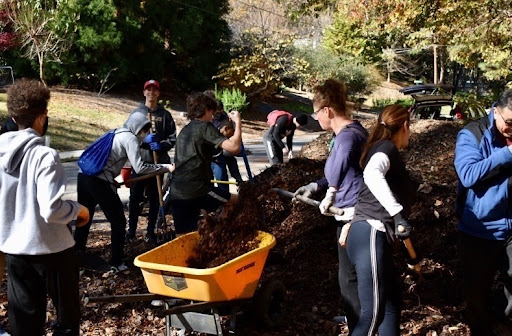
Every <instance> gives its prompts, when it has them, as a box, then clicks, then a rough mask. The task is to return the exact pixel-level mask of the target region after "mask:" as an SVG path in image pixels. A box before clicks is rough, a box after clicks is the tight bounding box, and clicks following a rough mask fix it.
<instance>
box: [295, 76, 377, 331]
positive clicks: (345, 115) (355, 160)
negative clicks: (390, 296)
mask: <svg viewBox="0 0 512 336" xmlns="http://www.w3.org/2000/svg"><path fill="white" fill-rule="evenodd" d="M313 92H314V97H313V109H314V114H313V118H314V119H316V120H318V123H319V124H320V126H321V127H322V129H324V130H326V131H330V132H333V133H334V139H333V143H332V147H331V149H330V152H329V157H328V158H327V162H326V163H325V168H324V174H325V177H324V178H322V179H320V180H318V181H316V182H311V183H309V184H308V185H305V186H302V187H300V188H299V189H297V191H296V192H295V195H303V196H306V197H307V196H309V195H311V194H312V193H315V192H320V191H322V192H325V197H324V199H323V200H322V202H321V203H320V206H319V209H320V212H321V213H322V214H324V215H326V216H332V214H331V213H329V210H328V209H329V207H330V206H335V207H338V208H342V209H343V210H344V214H343V216H334V219H335V220H336V221H335V222H336V224H337V226H338V229H337V239H336V241H338V239H339V237H340V234H341V231H342V227H343V225H345V224H347V223H348V222H349V221H350V220H351V219H352V216H353V214H354V206H355V205H356V202H357V194H358V192H359V188H360V186H361V185H362V183H363V172H362V170H361V167H360V166H359V159H360V157H361V153H362V149H363V146H364V143H365V141H366V138H367V136H368V132H367V131H366V130H365V129H364V127H363V126H361V124H360V123H359V122H358V121H357V120H353V119H352V117H351V115H350V113H349V111H348V110H347V104H346V100H345V96H346V91H345V86H344V85H343V83H341V82H339V81H337V80H334V79H328V80H326V81H325V82H324V83H323V84H321V85H318V86H316V87H315V88H314V91H313ZM338 260H339V270H338V281H339V285H340V290H341V297H342V300H343V306H344V311H345V314H346V316H347V320H348V325H349V328H350V327H352V326H355V324H356V323H357V320H358V318H359V311H360V306H359V299H358V294H357V278H356V277H355V270H354V268H353V267H352V265H351V263H350V261H349V259H348V257H347V252H346V250H345V248H344V247H342V246H340V245H338Z"/></svg>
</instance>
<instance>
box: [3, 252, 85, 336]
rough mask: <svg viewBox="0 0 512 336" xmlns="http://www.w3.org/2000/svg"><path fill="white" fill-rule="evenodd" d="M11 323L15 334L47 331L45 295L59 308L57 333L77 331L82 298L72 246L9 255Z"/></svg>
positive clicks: (9, 308)
mask: <svg viewBox="0 0 512 336" xmlns="http://www.w3.org/2000/svg"><path fill="white" fill-rule="evenodd" d="M6 264H7V276H8V282H7V297H8V302H9V307H8V312H9V324H10V327H11V335H13V336H18V335H19V336H31V335H34V336H40V335H44V334H45V332H44V328H45V320H46V296H47V295H49V296H50V298H51V299H52V301H53V305H54V306H55V308H56V309H57V325H56V326H55V327H54V333H53V334H54V335H78V333H79V326H80V299H79V294H78V266H77V263H76V256H75V252H74V249H73V248H69V249H67V250H64V251H62V252H58V253H52V254H45V255H13V254H7V255H6Z"/></svg>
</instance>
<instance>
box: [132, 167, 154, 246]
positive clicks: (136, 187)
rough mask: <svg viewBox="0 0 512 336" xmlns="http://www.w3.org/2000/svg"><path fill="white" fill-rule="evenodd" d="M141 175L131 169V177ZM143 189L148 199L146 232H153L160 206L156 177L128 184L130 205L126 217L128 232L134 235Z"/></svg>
mask: <svg viewBox="0 0 512 336" xmlns="http://www.w3.org/2000/svg"><path fill="white" fill-rule="evenodd" d="M139 176H141V175H138V174H137V173H135V171H134V170H133V169H132V174H131V178H136V177H139ZM146 187H147V189H146ZM144 190H146V191H147V196H148V199H149V215H148V227H147V232H148V233H155V224H156V219H157V218H158V209H159V208H160V199H159V195H158V185H157V183H156V177H152V178H149V179H147V180H142V181H140V182H135V183H132V184H131V186H130V205H129V212H130V215H129V219H128V233H129V234H130V235H131V236H135V231H137V224H138V222H139V216H140V210H141V209H140V206H139V205H140V203H141V202H142V200H143V199H144Z"/></svg>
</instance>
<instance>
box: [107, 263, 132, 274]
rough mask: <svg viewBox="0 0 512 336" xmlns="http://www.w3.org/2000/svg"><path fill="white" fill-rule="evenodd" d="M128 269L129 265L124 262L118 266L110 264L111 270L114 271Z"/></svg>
mask: <svg viewBox="0 0 512 336" xmlns="http://www.w3.org/2000/svg"><path fill="white" fill-rule="evenodd" d="M127 269H128V266H126V265H125V263H122V264H120V265H117V266H110V271H111V272H112V273H117V272H122V271H126V270H127Z"/></svg>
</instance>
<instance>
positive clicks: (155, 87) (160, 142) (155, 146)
mask: <svg viewBox="0 0 512 336" xmlns="http://www.w3.org/2000/svg"><path fill="white" fill-rule="evenodd" d="M143 93H144V97H146V101H145V102H144V103H140V105H139V106H138V107H137V108H136V109H135V110H133V111H132V112H131V114H133V113H136V112H140V113H143V114H145V115H146V116H148V117H149V114H150V113H151V120H150V121H151V123H152V127H153V130H154V132H153V133H151V134H148V135H147V136H146V138H145V139H144V143H143V144H142V145H141V156H142V160H143V161H144V162H146V163H170V162H171V159H170V157H169V154H168V152H169V150H171V148H173V147H174V144H175V143H176V125H175V123H174V119H173V118H172V116H171V114H170V113H169V111H167V110H166V109H165V108H164V107H163V106H162V105H161V104H158V98H159V97H160V83H158V82H157V81H156V80H153V79H151V80H148V81H147V82H146V83H145V84H144V91H143ZM131 114H130V115H131ZM153 152H156V156H157V162H155V161H154V158H153ZM138 176H139V175H138V174H136V173H135V171H134V170H133V169H132V172H131V178H135V177H138ZM145 190H146V193H147V197H148V199H149V215H148V226H147V232H146V237H145V240H146V241H147V242H150V243H153V244H154V243H156V233H155V224H156V220H157V218H158V208H159V206H160V203H159V198H158V197H159V196H158V188H157V182H156V178H151V179H147V180H143V181H140V182H136V183H132V185H131V187H130V203H129V212H130V214H129V221H128V232H127V233H126V241H127V242H130V241H133V240H134V239H135V231H136V230H137V223H138V221H139V215H140V211H141V207H140V203H141V202H142V200H143V199H144V191H145Z"/></svg>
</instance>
